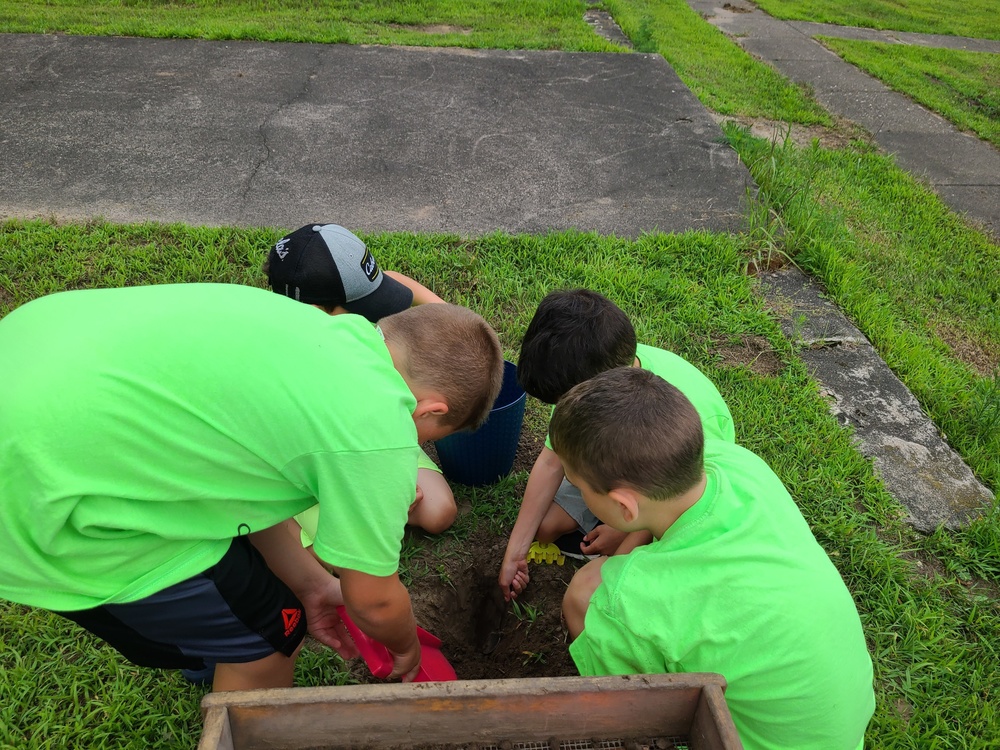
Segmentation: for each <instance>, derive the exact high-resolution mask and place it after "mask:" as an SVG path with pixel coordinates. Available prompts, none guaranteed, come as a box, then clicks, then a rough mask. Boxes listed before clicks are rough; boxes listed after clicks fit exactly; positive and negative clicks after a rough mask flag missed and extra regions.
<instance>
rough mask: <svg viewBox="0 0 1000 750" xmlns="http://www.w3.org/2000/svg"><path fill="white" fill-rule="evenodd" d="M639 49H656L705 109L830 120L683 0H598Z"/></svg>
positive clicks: (806, 120)
mask: <svg viewBox="0 0 1000 750" xmlns="http://www.w3.org/2000/svg"><path fill="white" fill-rule="evenodd" d="M602 4H603V5H604V7H606V8H607V9H608V10H609V11H610V12H611V14H612V15H613V16H614V18H615V20H616V21H617V22H618V24H619V25H620V26H621V27H622V30H623V31H624V32H625V33H626V34H627V35H628V36H629V38H630V39H631V40H632V42H633V44H634V45H635V46H636V49H638V50H639V51H641V52H658V53H659V54H661V55H663V57H664V58H665V59H666V60H667V62H669V63H670V64H671V66H673V68H674V70H676V71H677V75H679V76H680V78H681V80H682V81H684V83H685V84H687V85H688V86H689V87H690V88H691V89H692V90H693V91H694V92H695V93H696V94H697V96H698V98H699V99H701V101H702V103H704V104H705V106H707V107H709V108H710V109H713V110H715V111H716V112H719V113H720V114H724V115H740V116H746V117H764V118H767V119H770V120H783V121H787V122H796V123H802V124H806V125H810V124H821V125H830V124H831V123H832V121H831V119H830V116H829V115H828V114H827V113H826V112H825V111H824V110H823V109H822V107H820V106H819V105H818V104H816V102H815V100H813V99H812V97H811V96H809V95H807V94H806V92H805V91H803V90H802V89H801V88H799V87H798V86H796V85H794V84H792V83H791V82H789V81H788V80H787V79H786V78H784V77H783V76H782V75H781V74H779V73H778V72H777V71H775V70H774V68H772V67H770V66H769V65H765V64H764V63H761V62H759V61H758V60H756V59H754V58H752V57H751V56H750V55H748V54H747V53H746V52H744V51H743V50H742V49H740V48H739V47H738V46H737V45H736V44H734V43H733V42H732V41H730V40H729V39H728V38H727V37H726V36H725V35H724V34H723V33H722V32H721V31H719V30H718V29H716V28H715V27H713V26H711V25H709V24H707V23H705V21H704V20H702V18H701V17H700V16H699V15H698V14H697V13H695V12H694V11H693V10H692V9H691V7H690V6H689V5H688V4H687V3H686V2H685V1H684V0H604V2H603V3H602Z"/></svg>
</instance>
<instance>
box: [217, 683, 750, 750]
mask: <svg viewBox="0 0 1000 750" xmlns="http://www.w3.org/2000/svg"><path fill="white" fill-rule="evenodd" d="M725 687H726V682H725V680H724V679H723V678H722V676H721V675H716V674H702V673H698V674H659V675H624V676H610V677H549V678H540V679H508V680H459V681H455V682H423V683H411V684H406V685H403V684H400V683H392V684H380V685H348V686H343V687H319V688H289V689H283V690H250V691H245V692H230V693H211V694H209V695H207V696H205V698H204V700H203V701H202V704H201V705H202V714H203V716H204V730H203V733H202V738H201V742H200V743H199V745H198V750H264V748H267V749H268V750H275V749H276V748H282V749H285V750H306V749H307V748H308V749H315V748H324V749H330V750H334V749H345V750H346V749H347V748H353V749H355V750H357V749H358V748H390V747H391V748H401V749H405V748H431V747H440V748H448V747H455V748H473V747H477V748H489V747H495V748H510V747H513V746H515V745H517V746H519V745H522V744H523V743H532V744H536V743H540V746H541V747H546V748H552V750H559V747H560V743H561V742H570V743H574V744H579V743H581V742H583V743H587V742H592V743H593V746H594V747H597V745H598V744H599V743H601V742H603V741H607V740H627V741H628V744H627V745H626V747H629V748H631V747H637V746H641V745H642V744H644V743H650V742H654V744H653V745H652V747H655V740H656V739H659V738H677V737H683V738H685V741H686V743H687V746H688V747H689V748H690V750H741V749H742V747H743V746H742V744H741V743H740V740H739V737H738V735H737V734H736V728H735V727H734V726H733V720H732V717H731V716H730V714H729V709H728V707H727V706H726V702H725V698H724V696H723V691H724V690H725Z"/></svg>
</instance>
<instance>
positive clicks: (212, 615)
mask: <svg viewBox="0 0 1000 750" xmlns="http://www.w3.org/2000/svg"><path fill="white" fill-rule="evenodd" d="M57 614H60V615H62V616H63V617H66V618H68V619H70V620H72V621H73V622H75V623H77V624H79V625H81V626H82V627H84V628H86V629H87V630H89V631H90V632H91V633H93V634H94V635H96V636H98V637H99V638H102V639H103V640H105V641H107V642H108V643H109V644H110V645H111V646H113V647H114V648H115V649H117V650H118V651H120V652H121V653H122V655H123V656H125V658H126V659H128V660H129V661H131V662H133V663H134V664H138V665H140V666H143V667H160V668H163V669H203V668H205V667H206V666H208V665H210V664H218V663H222V664H238V663H243V662H249V661H256V660H258V659H263V658H264V657H265V656H270V655H271V654H273V653H275V652H280V653H282V654H285V655H286V656H291V655H292V654H293V653H294V652H295V649H296V648H298V645H299V644H300V643H301V642H302V639H303V637H305V633H306V616H305V610H303V608H302V604H301V603H300V602H299V600H298V599H297V598H296V596H295V595H294V594H293V593H292V592H291V590H290V589H289V588H288V587H287V586H286V585H285V584H284V582H282V581H281V579H280V578H278V577H277V576H276V575H275V574H274V573H272V572H271V569H270V568H268V567H267V563H266V562H265V561H264V558H263V557H262V556H261V554H260V553H259V552H258V551H257V549H256V548H255V547H254V546H253V545H252V544H251V543H250V540H249V539H247V538H246V537H237V538H236V539H233V542H232V544H231V545H230V546H229V550H228V551H227V552H226V554H225V555H224V556H223V558H222V559H221V560H219V562H218V563H216V564H215V565H213V566H212V567H211V568H209V569H208V570H206V571H204V572H202V573H199V574H198V575H196V576H193V577H192V578H188V579H187V580H186V581H181V582H180V583H178V584H176V585H174V586H170V587H169V588H166V589H164V590H163V591H160V592H158V593H156V594H153V595H152V596H149V597H146V598H145V599H140V600H139V601H136V602H129V603H127V604H105V605H102V606H100V607H95V608H94V609H85V610H81V611H77V612H58V613H57Z"/></svg>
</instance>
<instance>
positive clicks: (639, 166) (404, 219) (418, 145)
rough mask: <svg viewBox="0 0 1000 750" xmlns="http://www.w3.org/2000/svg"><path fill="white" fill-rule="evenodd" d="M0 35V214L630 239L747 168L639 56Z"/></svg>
mask: <svg viewBox="0 0 1000 750" xmlns="http://www.w3.org/2000/svg"><path fill="white" fill-rule="evenodd" d="M0 52H2V54H0V148H2V149H3V152H4V159H3V160H2V161H0V216H17V217H27V216H45V217H55V218H65V219H90V218H95V217H104V218H106V219H109V220H112V221H123V222H135V221H162V222H172V221H182V222H186V223H190V224H195V225H198V224H206V225H236V226H277V227H289V228H291V227H296V226H301V225H302V224H304V223H307V222H310V221H315V220H316V218H317V217H324V216H325V217H328V218H329V219H330V220H331V221H332V220H336V221H337V222H339V223H342V224H344V225H346V226H350V227H351V228H352V229H357V230H362V231H368V230H371V231H393V230H399V231H418V232H451V233H456V234H461V235H480V234H485V233H488V232H492V231H496V230H498V229H499V230H505V231H508V232H514V233H517V232H532V233H541V232H546V231H549V230H553V229H557V230H559V229H569V228H577V229H580V230H584V231H588V230H589V231H596V232H601V233H604V234H616V235H619V236H623V237H635V236H638V235H640V234H642V233H643V232H646V231H654V230H657V229H659V230H662V231H667V232H671V231H684V230H687V229H691V228H695V229H707V230H713V231H736V230H739V229H741V228H742V226H743V222H744V212H743V206H742V202H743V200H744V198H745V195H746V191H747V188H748V187H749V186H750V185H751V184H752V180H751V178H750V175H749V173H748V171H747V170H746V168H745V167H744V166H743V165H742V164H740V162H739V159H738V158H737V156H736V154H735V153H734V152H733V151H732V150H731V149H729V148H728V147H727V146H726V145H725V143H724V137H723V134H722V131H721V129H720V127H719V125H718V124H717V123H716V122H715V121H714V120H713V119H712V118H711V116H710V115H709V113H708V111H707V110H706V109H705V108H704V107H703V106H702V105H701V104H700V103H699V102H698V100H697V99H696V98H695V97H694V95H693V94H692V93H691V92H690V91H689V90H688V89H687V87H685V86H684V85H683V84H682V83H681V81H680V79H679V78H678V77H677V75H676V74H675V73H674V72H673V70H672V69H671V68H670V66H669V65H667V63H666V61H665V60H663V58H662V57H660V56H659V55H641V54H588V53H564V52H548V51H503V50H465V49H455V48H442V49H435V48H420V49H415V48H399V47H370V46H347V45H324V44H268V43H254V42H211V41H204V40H167V39H133V38H117V37H116V38H106V37H80V36H53V35H27V34H4V35H0ZM281 102H283V103H284V104H281V105H279V106H276V103H281ZM262 137H263V140H262Z"/></svg>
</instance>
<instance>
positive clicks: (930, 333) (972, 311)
mask: <svg viewBox="0 0 1000 750" xmlns="http://www.w3.org/2000/svg"><path fill="white" fill-rule="evenodd" d="M729 132H730V136H731V139H732V141H733V144H734V146H735V147H736V149H737V150H738V151H739V153H740V155H741V157H742V158H743V160H744V162H746V163H747V165H748V166H749V167H750V170H751V173H752V174H753V175H754V178H755V180H756V182H757V183H758V185H760V187H761V189H762V198H763V200H764V201H766V202H767V203H768V205H769V206H770V207H771V209H772V210H773V211H774V212H775V213H776V214H777V215H779V216H780V217H781V229H782V233H783V236H784V242H785V243H787V244H786V246H785V248H784V249H785V251H786V252H787V253H788V255H789V256H791V257H792V258H794V260H795V262H796V263H797V264H798V265H799V266H801V267H802V268H803V269H804V270H806V271H808V272H809V273H811V274H813V275H815V276H816V277H817V278H819V279H820V280H821V281H822V282H823V283H824V284H825V285H826V288H827V290H828V292H829V294H830V295H831V297H832V298H833V299H834V300H835V301H836V302H837V304H838V305H839V306H840V307H841V308H842V309H843V310H844V311H845V312H847V314H848V315H849V316H850V318H851V319H852V320H853V321H854V323H855V324H857V325H858V327H859V328H860V329H861V331H862V332H863V333H864V334H865V335H866V336H867V337H868V339H869V340H870V341H871V342H872V344H873V345H874V346H875V347H876V348H877V349H878V351H879V353H880V354H881V355H882V357H883V359H885V360H886V362H887V363H888V364H889V366H890V367H892V369H893V370H894V371H895V372H896V373H897V374H898V375H899V377H900V378H901V379H902V380H903V381H904V382H905V383H906V384H907V386H908V387H909V388H910V390H911V391H913V393H914V394H915V395H916V397H917V398H918V400H919V401H920V403H921V404H922V405H923V406H924V407H925V408H926V409H927V410H928V412H929V413H930V415H931V417H932V418H933V419H934V422H935V423H936V424H937V425H938V426H939V427H940V428H941V429H942V430H943V431H944V433H945V434H946V435H947V436H948V439H949V441H950V442H951V444H952V445H953V446H954V447H955V448H956V449H957V450H958V451H959V452H960V453H961V454H962V455H963V457H965V459H966V461H967V462H968V463H969V464H970V466H971V467H972V469H973V470H974V471H975V473H976V474H977V475H978V476H979V478H980V479H981V480H982V481H984V482H985V483H986V484H987V485H988V486H990V487H991V488H993V489H997V488H1000V429H998V428H1000V413H998V412H1000V385H998V370H997V369H996V364H995V363H998V362H1000V315H998V313H997V311H998V309H1000V308H998V305H1000V253H998V252H997V246H996V245H995V244H994V243H992V242H990V241H989V240H988V239H987V238H986V237H985V236H984V235H983V234H981V233H979V232H976V231H975V230H973V229H971V228H969V227H968V226H967V225H965V224H964V223H963V221H962V220H961V219H960V218H959V217H957V216H956V215H954V214H952V213H951V212H949V210H948V209H947V208H946V207H945V206H944V205H943V204H942V203H941V201H940V200H939V199H938V198H937V197H936V196H935V195H934V194H933V193H931V192H930V190H928V189H927V188H926V187H924V186H923V185H921V184H920V183H919V182H917V181H916V180H915V179H914V178H912V177H911V176H909V175H908V174H906V173H904V172H902V171H901V170H899V169H898V168H896V167H895V165H894V164H893V162H892V160H891V159H890V158H888V157H885V156H881V155H879V154H876V153H873V152H871V151H869V150H867V149H863V148H859V149H842V150H829V149H822V148H819V147H816V146H814V147H813V148H806V149H799V148H795V147H794V146H792V145H791V144H790V143H786V144H784V145H783V146H775V145H772V144H771V143H768V142H766V141H763V140H761V139H756V138H752V137H750V136H748V135H747V134H746V133H745V131H743V130H741V129H737V128H732V129H730V131H729ZM963 360H964V361H963Z"/></svg>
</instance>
